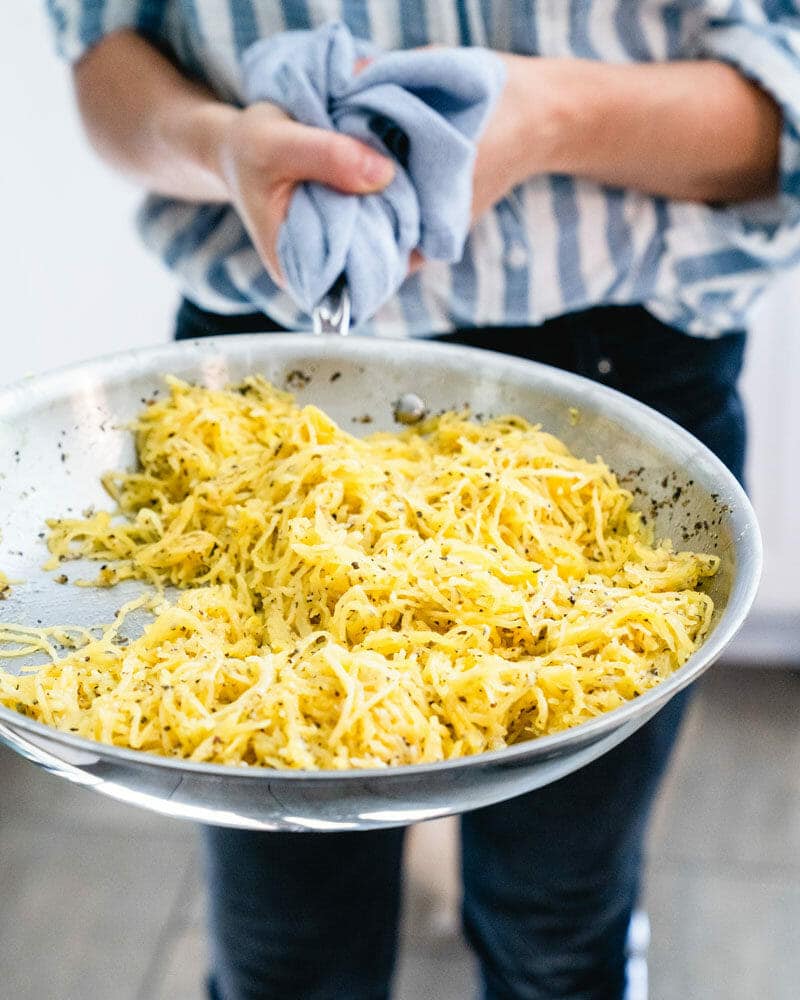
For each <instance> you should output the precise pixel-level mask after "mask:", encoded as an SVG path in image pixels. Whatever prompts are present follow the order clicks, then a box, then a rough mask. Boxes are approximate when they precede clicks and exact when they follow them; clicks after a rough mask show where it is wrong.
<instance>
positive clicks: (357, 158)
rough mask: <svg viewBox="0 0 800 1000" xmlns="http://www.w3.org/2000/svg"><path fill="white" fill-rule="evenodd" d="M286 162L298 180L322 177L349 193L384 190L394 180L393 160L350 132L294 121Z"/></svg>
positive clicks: (289, 131)
mask: <svg viewBox="0 0 800 1000" xmlns="http://www.w3.org/2000/svg"><path fill="white" fill-rule="evenodd" d="M285 142H286V145H287V148H286V149H285V151H284V156H285V159H284V164H285V168H286V170H287V176H289V177H292V178H294V179H295V180H298V181H300V180H303V181H318V182H319V183H320V184H326V185H327V186H328V187H332V188H336V190H337V191H343V192H344V193H345V194H369V193H372V192H375V191H382V190H383V189H384V188H385V187H386V186H387V185H388V184H390V183H391V181H392V178H393V177H394V173H395V168H394V164H393V163H392V161H391V160H389V159H387V158H386V157H385V156H381V155H380V153H377V152H376V151H375V150H374V149H370V147H369V146H366V145H365V144H364V143H362V142H359V141H358V140H357V139H352V138H350V137H349V136H344V135H339V134H338V133H336V132H326V131H323V130H322V129H315V128H308V127H306V126H303V125H294V126H293V127H292V128H291V129H289V128H287V130H286V135H285Z"/></svg>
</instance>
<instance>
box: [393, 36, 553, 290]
mask: <svg viewBox="0 0 800 1000" xmlns="http://www.w3.org/2000/svg"><path fill="white" fill-rule="evenodd" d="M495 55H497V56H498V58H500V59H502V60H503V63H504V64H505V67H506V82H505V86H504V88H503V92H502V94H501V95H500V98H499V99H498V101H497V104H496V105H495V108H494V110H493V112H492V116H491V118H490V119H489V122H488V124H487V126H486V129H485V130H484V133H483V135H482V136H481V138H480V140H479V143H478V156H477V159H476V161H475V171H474V175H473V195H472V221H473V222H475V221H476V220H477V219H479V218H480V217H481V216H482V215H484V214H485V213H486V212H488V210H489V209H490V208H491V207H492V206H493V205H495V204H497V202H498V201H501V200H502V199H503V198H504V197H505V196H506V195H507V194H508V193H509V191H511V189H512V188H514V187H516V185H517V184H521V183H522V181H524V180H525V179H526V178H527V177H529V176H531V175H532V173H533V172H535V166H532V164H533V157H534V155H539V154H541V153H542V151H543V150H544V149H546V148H547V147H548V143H549V142H550V132H551V129H550V122H549V115H550V104H549V102H548V100H547V97H548V90H547V77H548V70H547V67H545V66H544V63H546V62H548V60H543V59H536V60H534V59H532V58H530V57H528V56H516V55H509V54H506V53H500V52H497V53H495ZM539 76H541V79H536V77H539ZM532 147H533V148H532ZM537 151H538V152H537ZM541 168H542V169H544V161H543V160H542V164H541ZM424 264H425V258H424V257H423V256H422V255H421V254H420V252H419V251H418V250H415V251H414V253H413V254H412V255H411V260H410V262H409V272H410V273H411V274H413V273H414V272H415V271H418V270H419V269H420V268H421V267H422V266H423V265H424Z"/></svg>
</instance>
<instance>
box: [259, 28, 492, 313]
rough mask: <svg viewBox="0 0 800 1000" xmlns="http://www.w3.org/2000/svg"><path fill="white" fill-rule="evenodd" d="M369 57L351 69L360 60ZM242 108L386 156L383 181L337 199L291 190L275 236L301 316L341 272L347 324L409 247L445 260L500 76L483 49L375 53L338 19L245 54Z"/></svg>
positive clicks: (382, 291) (376, 295) (390, 281)
mask: <svg viewBox="0 0 800 1000" xmlns="http://www.w3.org/2000/svg"><path fill="white" fill-rule="evenodd" d="M365 57H366V58H370V59H372V60H373V61H372V62H371V63H370V64H369V65H368V66H367V68H366V69H364V70H363V71H362V72H360V73H358V74H356V73H355V63H356V61H357V60H358V59H361V58H365ZM242 71H243V89H244V94H245V98H246V100H247V101H248V103H253V102H255V101H270V102H272V103H274V104H277V105H278V106H279V107H281V108H283V110H284V111H286V112H287V113H288V114H289V115H291V117H292V118H294V119H296V120H297V121H299V122H302V123H304V124H305V125H312V126H315V127H317V128H324V129H333V130H336V131H338V132H342V133H344V134H346V135H350V136H354V137H355V138H357V139H360V140H362V141H363V142H366V143H368V144H369V145H370V146H372V147H374V148H376V149H378V150H380V151H381V152H383V153H385V154H387V155H389V156H392V157H393V158H394V159H395V161H396V162H397V171H396V175H395V178H394V180H393V181H392V183H391V184H390V185H389V187H388V188H387V189H386V190H385V191H383V192H381V193H379V194H372V195H346V194H342V193H340V192H337V191H334V190H332V189H331V188H328V187H325V186H324V185H321V184H317V183H305V184H302V185H298V187H297V188H296V190H295V192H294V194H293V196H292V199H291V202H290V205H289V211H288V214H287V218H286V221H285V223H284V225H283V227H282V228H281V231H280V235H279V238H278V256H279V259H280V263H281V267H282V269H283V274H284V277H285V279H286V282H287V290H288V291H289V293H290V294H291V295H292V297H293V298H294V299H295V301H296V302H297V303H298V305H300V306H301V307H302V308H303V309H304V310H306V311H307V312H308V313H311V312H312V311H313V309H314V307H315V306H316V305H318V304H319V302H321V300H322V299H323V298H324V297H325V295H326V294H327V292H328V290H329V289H330V288H331V287H332V286H333V285H334V284H335V283H336V281H337V280H338V279H339V277H340V276H341V275H344V277H345V279H346V281H347V284H348V287H349V290H350V297H351V309H352V323H353V325H354V326H357V325H358V323H359V322H362V321H365V320H368V319H369V318H370V317H372V316H373V315H374V314H375V313H376V312H377V310H378V309H379V308H380V307H381V306H382V305H383V304H384V303H385V302H386V301H387V300H388V299H390V298H391V297H392V295H394V293H395V292H396V291H397V289H398V288H399V287H400V285H401V284H402V283H403V281H404V280H405V278H406V275H407V273H408V259H409V254H410V253H411V251H412V250H413V249H415V248H416V247H419V249H420V250H421V251H422V253H423V255H424V256H425V257H426V258H428V259H431V260H444V261H448V262H450V263H453V262H455V261H457V260H459V259H460V258H461V256H462V254H463V251H464V242H465V240H466V237H467V233H468V231H469V225H470V209H471V202H472V180H473V170H474V165H475V154H476V146H475V143H476V141H477V139H478V138H479V136H480V134H481V132H482V131H483V128H484V126H485V124H486V121H487V119H488V117H489V114H490V112H491V110H492V108H493V106H494V103H495V101H496V100H497V98H498V96H499V94H500V91H501V89H502V87H503V84H504V81H505V68H504V66H503V64H502V62H501V61H500V59H498V58H497V56H495V55H494V54H492V53H491V52H489V51H487V50H486V49H474V48H473V49H469V50H467V49H420V50H416V51H407V52H390V53H382V52H381V51H380V50H379V49H376V48H375V46H374V45H372V44H370V43H367V42H363V41H361V40H356V39H354V38H353V36H352V35H351V33H350V31H349V29H348V28H347V27H346V26H345V25H344V24H340V23H334V24H327V25H325V26H323V27H321V28H318V29H316V30H315V31H291V32H286V33H284V34H280V35H276V36H273V37H271V38H267V39H264V40H263V41H260V42H257V43H256V44H255V45H252V46H251V47H250V48H248V49H247V51H246V52H245V53H244V56H243V68H242Z"/></svg>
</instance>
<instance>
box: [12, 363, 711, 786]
mask: <svg viewBox="0 0 800 1000" xmlns="http://www.w3.org/2000/svg"><path fill="white" fill-rule="evenodd" d="M169 390H170V391H169V394H168V396H165V398H164V399H162V400H159V401H154V402H152V403H151V404H150V405H148V406H147V407H146V408H145V410H144V411H143V413H142V414H141V416H140V417H139V419H138V421H137V423H136V426H135V433H136V442H137V450H138V456H139V468H138V469H136V470H135V471H132V472H113V473H110V474H108V475H107V476H106V477H105V478H104V480H103V481H104V484H105V487H106V489H107V490H108V492H109V493H110V495H111V497H112V498H113V499H114V501H115V502H116V504H117V509H116V510H115V511H114V512H113V513H110V512H107V511H99V512H97V513H93V514H91V512H90V516H85V517H82V518H76V519H63V520H56V521H52V522H50V523H49V528H50V533H49V537H48V545H49V549H50V552H51V554H52V557H53V558H52V563H51V564H50V567H51V568H55V567H56V566H58V565H59V563H60V561H62V560H64V559H65V558H73V557H75V556H76V555H80V556H88V557H89V558H91V559H95V560H98V561H99V562H100V563H101V564H102V566H101V568H100V571H99V575H98V577H97V579H96V580H94V581H92V583H93V584H94V585H101V586H111V585H113V584H114V583H116V582H117V581H119V580H124V579H126V578H136V579H139V580H145V581H149V582H150V583H152V584H155V585H156V587H157V589H156V592H155V595H153V594H151V595H150V596H145V597H142V598H141V599H139V600H138V601H137V602H135V604H134V606H135V607H136V608H146V609H149V611H150V612H151V616H150V618H149V619H148V623H147V624H146V626H145V628H144V630H143V632H142V633H141V634H140V635H139V636H138V637H135V638H133V639H132V640H130V641H127V640H126V639H124V638H123V637H122V636H121V634H120V627H121V625H122V623H123V622H124V621H125V619H126V616H127V615H128V614H129V613H130V611H131V610H132V607H131V606H128V607H126V608H123V609H122V610H121V612H120V614H119V615H118V617H117V620H116V622H115V623H113V624H112V625H110V626H108V627H107V628H105V629H104V630H102V631H100V630H84V629H27V628H22V627H20V626H8V625H6V626H0V643H2V645H3V648H4V649H5V650H6V655H25V654H28V653H31V652H33V651H41V652H43V653H44V654H45V655H46V656H47V658H48V659H49V661H50V662H48V663H47V664H45V665H44V666H41V667H39V668H36V669H35V670H34V671H32V672H24V673H23V674H22V675H21V676H19V677H17V676H14V675H13V674H11V673H6V672H0V702H2V703H3V704H4V705H7V706H10V707H12V708H15V709H16V710H17V711H19V712H23V713H25V714H26V715H28V716H31V717H33V718H36V719H39V720H41V721H43V722H45V723H47V724H48V725H51V726H56V727H58V728H59V729H64V730H67V731H71V732H74V733H78V734H80V735H82V736H85V737H88V738H90V739H94V740H100V741H103V742H105V743H110V744H114V745H117V746H124V747H131V748H135V749H139V750H144V751H150V752H153V753H158V754H164V755H169V756H175V757H182V758H190V759H192V760H195V761H210V762H215V763H224V764H235V765H261V766H266V767H272V768H307V769H319V768H338V769H344V768H354V767H382V766H387V765H402V764H415V763H421V762H426V761H435V760H441V759H446V758H451V757H455V756H458V755H464V754H476V753H480V752H482V751H486V750H494V749H498V748H501V747H505V746H507V745H509V744H512V743H515V742H518V741H520V740H526V739H530V738H532V737H537V736H541V735H543V734H545V733H553V732H557V731H559V730H563V729H566V728H568V727H571V726H576V725H578V724H579V723H582V722H584V721H586V720H589V719H591V718H593V717H595V716H597V715H598V714H599V713H602V712H607V711H609V710H611V709H613V708H616V707H617V706H618V705H621V704H622V703H623V702H625V701H627V700H628V699H631V698H634V697H636V696H637V695H639V694H641V693H642V692H644V691H646V690H647V689H649V688H651V687H653V686H654V685H656V684H658V683H659V682H660V681H662V680H663V679H664V678H666V677H668V676H669V675H670V674H671V673H672V672H673V671H674V670H676V669H677V668H678V667H679V666H680V665H681V664H682V663H684V662H685V660H686V659H687V658H688V656H689V655H690V654H691V653H692V651H693V650H694V649H695V648H696V647H697V645H698V644H699V643H700V642H701V641H702V639H703V637H704V635H705V633H706V632H707V630H708V627H709V622H710V619H711V614H712V611H713V604H712V601H711V599H710V597H709V596H708V595H707V594H705V593H703V592H702V591H701V590H700V589H699V588H700V587H701V585H702V583H703V581H704V580H705V579H706V578H708V577H710V576H712V575H713V574H714V572H715V571H716V569H717V565H718V560H717V558H716V557H715V556H712V555H704V554H698V553H693V552H674V551H673V550H672V546H671V545H670V544H669V543H668V542H665V543H660V544H654V542H653V539H652V537H651V533H650V531H649V529H648V528H647V526H646V525H645V524H644V522H643V520H642V518H641V516H640V515H639V514H638V513H635V512H633V511H632V509H631V503H632V496H631V494H630V493H629V492H628V491H627V490H625V489H623V488H622V487H621V486H620V485H619V483H618V482H617V480H616V478H615V476H614V475H613V473H612V472H611V471H610V470H609V468H608V467H607V466H606V465H605V464H604V463H603V462H602V461H601V460H599V459H598V460H596V461H593V462H592V461H585V460H583V459H580V458H577V457H575V456H573V455H572V454H570V452H569V451H568V449H567V448H566V447H565V445H564V444H563V443H562V442H560V441H559V440H558V439H557V438H555V437H553V436H551V435H550V434H547V433H545V432H543V431H542V430H541V429H540V428H539V427H536V426H534V425H531V424H530V423H528V422H527V421H525V420H523V419H522V418H520V417H515V416H508V417H501V418H497V419H491V420H488V421H487V422H484V423H479V422H477V421H475V420H472V419H470V417H469V415H468V414H467V413H446V414H444V415H442V416H439V417H436V418H431V419H429V420H428V421H426V422H425V423H424V424H422V425H420V426H419V427H418V428H414V429H411V430H406V431H403V432H402V433H378V434H373V435H371V436H369V437H367V438H363V439H361V438H357V437H355V436H353V435H351V434H349V433H347V432H346V431H345V430H343V429H342V428H341V427H339V426H337V425H336V424H335V423H334V422H333V421H332V420H331V419H330V418H329V417H328V416H326V415H325V414H324V413H323V412H321V411H320V410H319V409H317V408H316V407H314V406H305V407H303V408H299V407H298V406H297V405H296V404H295V403H294V401H293V399H292V397H291V396H289V395H288V394H286V393H283V392H280V391H278V390H277V389H275V388H273V387H272V386H270V385H269V384H268V383H267V382H265V381H264V380H263V379H261V378H259V377H252V378H249V379H247V380H246V381H245V382H244V383H243V384H242V385H241V386H238V387H236V388H232V389H228V390H211V389H206V388H199V387H196V386H190V385H187V384H185V383H182V382H179V381H177V380H175V379H170V380H169ZM170 584H171V585H177V586H178V587H179V588H182V593H180V594H179V596H178V598H177V599H176V600H174V601H168V600H167V599H166V598H165V597H164V594H163V589H161V588H163V587H164V586H165V585H170Z"/></svg>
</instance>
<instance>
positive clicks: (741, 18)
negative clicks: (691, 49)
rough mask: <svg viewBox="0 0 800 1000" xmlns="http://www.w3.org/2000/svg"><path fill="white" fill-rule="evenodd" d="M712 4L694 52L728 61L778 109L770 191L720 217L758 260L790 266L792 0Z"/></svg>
mask: <svg viewBox="0 0 800 1000" xmlns="http://www.w3.org/2000/svg"><path fill="white" fill-rule="evenodd" d="M714 6H716V7H717V8H721V9H722V11H723V13H721V14H719V15H718V16H716V17H714V18H712V19H710V20H709V21H708V23H707V26H706V28H705V30H704V32H703V34H702V36H701V38H700V39H699V51H698V53H697V55H699V56H700V57H705V58H709V59H719V60H721V61H723V62H726V63H728V64H730V65H731V66H734V67H735V68H736V69H737V70H739V72H740V73H742V75H743V76H745V77H747V78H748V79H750V80H752V81H753V82H754V83H757V84H758V85H759V86H760V87H761V88H762V89H763V90H765V91H766V92H767V93H768V94H769V95H770V96H771V97H772V98H773V99H774V100H775V101H776V103H777V104H778V106H779V107H780V109H781V112H782V115H783V126H782V132H781V138H780V160H779V171H780V177H779V192H778V195H777V196H776V197H775V198H771V199H760V200H759V201H757V202H756V201H754V202H749V203H744V204H741V205H731V206H729V207H728V208H723V209H720V221H721V222H724V224H725V226H726V228H727V229H728V230H729V235H732V236H735V237H736V243H737V244H738V245H739V246H740V247H741V249H742V250H743V251H744V252H745V253H750V254H752V255H753V257H754V258H755V259H756V260H758V261H760V262H761V263H762V264H770V263H772V264H775V265H788V264H794V263H795V262H797V261H798V260H800V0H763V2H757V0H733V2H730V3H725V4H715V5H714ZM726 8H727V12H724V11H725V9H726Z"/></svg>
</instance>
